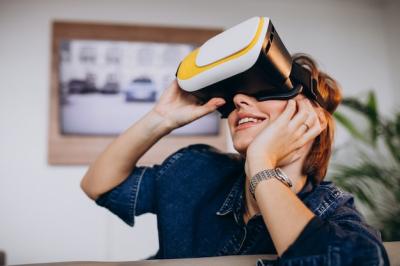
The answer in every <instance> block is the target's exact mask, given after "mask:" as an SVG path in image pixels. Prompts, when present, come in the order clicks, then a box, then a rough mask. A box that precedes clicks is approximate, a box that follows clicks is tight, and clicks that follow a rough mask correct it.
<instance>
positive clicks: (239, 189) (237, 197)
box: [216, 171, 314, 219]
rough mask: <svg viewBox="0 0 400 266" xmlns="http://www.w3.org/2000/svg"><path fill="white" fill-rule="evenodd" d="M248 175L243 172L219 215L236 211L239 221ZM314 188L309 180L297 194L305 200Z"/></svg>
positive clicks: (235, 214)
mask: <svg viewBox="0 0 400 266" xmlns="http://www.w3.org/2000/svg"><path fill="white" fill-rule="evenodd" d="M245 181H246V175H245V172H244V171H243V172H242V173H241V175H240V176H239V178H238V179H237V180H236V181H235V183H234V184H233V186H232V189H231V191H230V192H229V194H228V196H227V197H226V198H225V201H224V203H223V204H222V206H221V207H220V209H219V210H218V211H217V212H216V214H217V215H220V216H223V215H227V214H228V213H231V212H232V211H234V212H233V213H234V216H235V219H237V217H238V215H239V214H240V212H241V208H242V207H243V203H244V202H243V201H244V197H243V194H244V187H245ZM313 188H314V185H313V183H312V182H311V180H310V178H307V181H306V184H305V185H304V186H303V188H302V189H301V191H300V192H299V193H297V196H298V197H299V198H300V199H301V200H303V199H304V198H305V197H306V196H307V195H308V194H309V193H310V192H311V191H312V190H313Z"/></svg>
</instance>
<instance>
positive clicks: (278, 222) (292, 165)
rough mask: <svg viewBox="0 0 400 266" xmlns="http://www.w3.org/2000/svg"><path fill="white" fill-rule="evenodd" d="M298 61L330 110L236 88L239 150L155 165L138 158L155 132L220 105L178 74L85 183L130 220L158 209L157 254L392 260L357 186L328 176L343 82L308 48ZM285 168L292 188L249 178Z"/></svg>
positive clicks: (316, 261) (201, 152)
mask: <svg viewBox="0 0 400 266" xmlns="http://www.w3.org/2000/svg"><path fill="white" fill-rule="evenodd" d="M294 61H295V62H298V63H300V64H301V65H303V66H305V67H307V68H308V69H309V70H311V72H312V74H313V77H315V78H316V79H317V80H318V90H319V92H320V93H321V95H322V96H323V98H324V101H325V104H326V105H325V106H326V109H322V108H321V107H320V106H319V105H317V104H316V103H314V102H313V101H312V100H310V99H308V98H306V97H305V96H304V95H301V94H299V95H297V96H296V97H295V98H293V99H291V100H288V101H287V100H268V101H260V102H258V101H257V100H256V99H255V98H253V97H251V96H248V95H245V94H236V95H235V96H234V98H233V101H234V104H235V109H234V110H233V111H232V112H231V113H230V115H229V117H228V124H229V129H230V133H231V137H232V142H233V145H234V148H235V149H236V151H237V152H238V153H237V154H236V153H235V154H233V153H223V152H221V151H219V150H217V149H215V148H213V147H210V146H208V145H203V144H198V145H191V146H188V147H185V148H183V149H180V150H178V151H177V152H175V153H174V154H172V155H170V156H169V157H168V158H166V159H165V161H164V162H163V163H162V164H160V165H154V166H152V167H141V166H136V163H137V161H138V160H139V158H140V157H141V156H142V155H143V154H144V153H145V152H146V151H147V150H148V149H149V148H151V147H152V145H154V144H155V143H156V142H157V141H158V140H159V139H160V138H162V137H163V136H165V135H167V134H168V133H170V132H171V131H172V130H173V129H175V128H179V127H181V126H183V125H186V124H188V123H190V122H192V121H194V120H196V119H198V118H200V117H202V116H204V115H206V114H208V113H210V112H213V111H215V110H216V109H217V108H218V107H219V106H221V105H223V104H224V103H225V102H224V100H223V99H221V98H213V99H211V100H210V101H209V102H207V103H205V104H203V105H199V104H197V101H196V99H195V98H194V97H193V96H192V95H190V94H188V93H186V92H184V91H182V90H181V89H180V88H179V87H178V85H177V83H176V82H173V83H172V85H171V86H170V87H169V88H167V89H166V90H165V91H164V93H163V95H162V96H161V98H160V100H159V101H158V102H157V104H156V105H155V106H154V108H153V109H152V110H151V111H150V112H149V113H148V114H146V115H145V116H144V117H143V118H142V119H140V120H139V121H138V122H136V123H135V124H134V125H132V126H131V127H130V128H129V129H128V130H126V131H125V132H124V133H123V134H121V135H120V136H119V137H118V138H117V139H116V140H115V141H114V142H113V143H112V144H111V145H109V147H108V148H107V149H106V150H105V151H104V152H103V153H102V154H101V155H100V156H99V157H98V158H97V160H96V161H95V162H94V163H93V164H92V165H91V166H90V168H89V170H88V171H87V173H86V174H85V176H84V178H83V179H82V182H81V187H82V189H83V190H84V191H85V192H86V194H87V195H88V196H89V197H90V198H92V199H93V200H95V201H96V203H97V204H99V205H100V206H104V207H106V208H108V209H109V210H110V211H112V212H113V213H115V214H116V215H118V216H119V217H120V218H121V219H122V220H124V221H125V222H126V223H127V224H129V225H131V226H133V225H134V216H137V215H140V214H143V213H146V212H151V213H154V214H156V215H157V221H158V234H159V247H160V249H159V251H158V252H157V254H156V255H155V256H154V258H183V257H203V256H221V255H236V254H278V258H279V259H278V261H279V262H280V263H282V264H285V263H288V264H290V265H297V264H299V265H300V264H301V265H308V264H313V265H323V264H329V265H353V264H356V265H359V264H368V265H383V264H388V259H387V255H386V252H385V249H384V248H383V246H382V242H381V239H380V235H379V232H377V231H375V230H374V229H372V228H371V227H369V226H368V225H367V224H366V223H365V221H364V220H363V218H362V216H361V215H360V213H359V212H358V211H357V210H356V209H355V207H354V203H353V197H352V195H350V194H348V193H346V192H343V191H342V190H340V189H339V188H337V187H336V186H335V185H334V184H332V183H331V182H324V181H323V179H324V177H325V174H326V172H327V167H328V162H329V158H330V155H331V149H332V142H333V136H334V121H333V118H332V113H333V112H334V110H335V109H336V107H337V106H338V104H339V103H340V101H341V93H340V89H339V86H338V84H337V83H336V82H335V80H334V79H332V78H331V77H329V76H328V75H327V74H325V73H323V72H321V71H320V70H319V69H318V67H317V65H316V64H315V62H314V61H313V60H312V59H311V58H310V57H308V56H305V55H297V56H294ZM278 167H279V168H280V169H281V170H282V172H283V173H284V174H285V175H286V176H287V177H288V179H289V180H290V182H291V183H292V184H293V186H291V187H290V186H288V182H285V180H282V179H279V178H274V177H273V178H267V179H260V180H259V182H256V183H254V184H252V185H251V182H250V181H251V180H254V179H252V177H254V176H255V175H257V174H259V173H262V172H263V171H264V172H265V171H270V170H275V169H276V168H278ZM253 182H254V181H253ZM260 263H261V264H262V261H261V260H260Z"/></svg>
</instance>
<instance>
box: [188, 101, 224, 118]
mask: <svg viewBox="0 0 400 266" xmlns="http://www.w3.org/2000/svg"><path fill="white" fill-rule="evenodd" d="M224 104H225V100H224V99H223V98H212V99H210V100H208V102H206V103H205V104H203V105H201V106H198V107H196V109H195V111H194V115H195V116H196V117H201V116H204V115H206V114H208V113H211V112H214V111H215V110H217V108H218V107H220V106H222V105H224Z"/></svg>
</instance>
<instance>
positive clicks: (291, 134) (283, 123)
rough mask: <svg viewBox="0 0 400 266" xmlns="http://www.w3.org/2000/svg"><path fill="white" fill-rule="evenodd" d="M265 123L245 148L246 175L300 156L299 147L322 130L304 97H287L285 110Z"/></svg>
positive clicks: (303, 145) (316, 116)
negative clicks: (297, 98)
mask: <svg viewBox="0 0 400 266" xmlns="http://www.w3.org/2000/svg"><path fill="white" fill-rule="evenodd" d="M296 105H297V107H298V108H297V109H298V110H297V112H296ZM267 123H268V124H266V126H265V128H264V129H263V130H262V131H261V132H260V133H259V134H258V135H257V136H256V137H255V138H254V140H253V141H252V142H251V144H250V145H249V147H248V148H247V152H246V164H245V169H246V173H247V174H248V176H249V177H251V176H253V175H255V174H256V173H257V172H258V171H261V170H263V169H264V168H265V167H266V166H267V167H269V168H275V167H282V166H284V165H286V164H288V163H291V162H293V161H295V160H297V159H299V158H300V157H301V155H302V152H301V151H302V150H304V149H302V148H303V147H305V145H306V144H308V143H310V141H312V140H314V138H315V137H317V136H318V135H319V134H320V133H321V132H322V130H323V128H322V126H321V124H320V122H319V119H318V115H317V113H316V111H315V110H314V108H313V107H312V105H311V102H310V101H309V100H308V99H307V98H305V97H303V96H302V97H301V98H300V99H299V100H289V101H288V103H287V105H286V108H285V110H284V111H283V112H282V113H281V114H280V115H279V116H278V117H277V118H276V119H275V120H274V121H272V122H271V121H268V122H267ZM250 165H251V167H250ZM250 169H252V170H251V172H250Z"/></svg>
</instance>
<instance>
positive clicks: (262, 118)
mask: <svg viewBox="0 0 400 266" xmlns="http://www.w3.org/2000/svg"><path fill="white" fill-rule="evenodd" d="M247 117H248V118H254V119H257V120H259V121H257V122H253V121H250V122H246V123H243V124H240V125H238V124H239V121H240V120H241V119H242V118H247ZM265 119H266V117H265V116H261V115H255V114H250V113H238V114H237V118H236V121H235V131H238V130H241V129H245V128H249V127H252V126H254V125H257V124H259V123H261V122H262V121H264V120H265Z"/></svg>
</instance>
